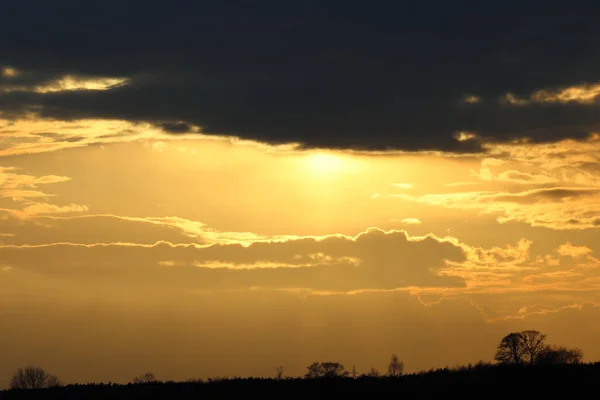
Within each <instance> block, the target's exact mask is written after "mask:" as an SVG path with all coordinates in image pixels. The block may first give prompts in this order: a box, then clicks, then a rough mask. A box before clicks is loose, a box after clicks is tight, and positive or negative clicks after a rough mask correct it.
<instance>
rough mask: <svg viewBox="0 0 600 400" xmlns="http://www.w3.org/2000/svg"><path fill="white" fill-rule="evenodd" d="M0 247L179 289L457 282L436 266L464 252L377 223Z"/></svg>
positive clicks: (78, 275)
mask: <svg viewBox="0 0 600 400" xmlns="http://www.w3.org/2000/svg"><path fill="white" fill-rule="evenodd" d="M0 251H2V253H3V259H4V260H5V263H6V264H7V265H10V266H13V267H14V268H16V269H23V270H27V271H32V272H35V273H37V274H44V275H48V276H54V277H61V278H62V279H67V280H71V279H74V280H76V281H82V282H85V281H87V280H88V279H90V278H91V277H92V276H95V277H96V278H95V279H100V278H102V281H107V282H113V283H114V284H119V285H121V284H125V285H128V284H132V281H131V278H132V277H133V276H136V275H139V279H140V280H138V284H142V285H150V286H153V287H154V286H156V287H160V286H162V285H175V286H177V287H180V288H181V289H182V290H192V289H211V290H223V289H243V288H249V287H264V288H272V289H289V288H298V287H301V288H310V289H312V290H331V291H350V290H358V289H395V288H398V287H408V286H434V287H435V286H442V287H446V286H449V287H456V286H462V285H463V284H464V283H463V282H462V280H461V279H460V278H457V277H453V276H441V275H438V273H437V271H439V270H441V269H443V268H445V267H446V265H447V264H446V261H447V260H451V261H454V262H460V261H461V260H464V259H465V255H464V250H463V248H462V247H460V246H458V245H457V244H456V243H455V242H451V241H448V240H445V239H440V238H437V237H435V236H433V235H428V236H423V237H410V236H408V234H406V232H404V231H389V232H384V231H381V230H379V229H370V230H368V231H365V232H362V233H360V234H358V235H357V236H354V237H349V236H343V235H335V236H334V235H331V236H323V237H316V238H310V237H306V238H298V239H290V240H286V241H280V242H272V241H271V242H255V243H252V244H250V245H248V246H241V245H239V244H223V245H209V246H202V245H198V244H172V243H167V242H157V243H155V244H148V245H141V244H135V243H106V244H104V243H96V244H77V243H50V244H41V245H1V246H0ZM42 259H43V260H44V263H43V264H44V265H43V266H41V265H40V264H39V260H42ZM165 266H168V268H167V269H165ZM136 285H137V284H136ZM175 286H172V287H175Z"/></svg>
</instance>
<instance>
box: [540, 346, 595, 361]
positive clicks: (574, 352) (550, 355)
mask: <svg viewBox="0 0 600 400" xmlns="http://www.w3.org/2000/svg"><path fill="white" fill-rule="evenodd" d="M582 359H583V351H582V350H581V349H578V348H574V349H569V348H567V347H565V346H547V347H546V348H545V349H544V350H543V351H542V352H540V354H539V355H538V357H537V360H536V364H538V365H552V364H579V363H581V360H582Z"/></svg>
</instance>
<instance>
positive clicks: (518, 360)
mask: <svg viewBox="0 0 600 400" xmlns="http://www.w3.org/2000/svg"><path fill="white" fill-rule="evenodd" d="M524 353H525V345H524V342H523V335H522V334H521V333H520V332H512V333H509V334H508V335H506V336H504V337H503V338H502V340H501V341H500V344H499V345H498V348H497V349H496V355H495V356H494V359H495V360H496V361H498V362H500V363H502V364H522V363H523V355H524Z"/></svg>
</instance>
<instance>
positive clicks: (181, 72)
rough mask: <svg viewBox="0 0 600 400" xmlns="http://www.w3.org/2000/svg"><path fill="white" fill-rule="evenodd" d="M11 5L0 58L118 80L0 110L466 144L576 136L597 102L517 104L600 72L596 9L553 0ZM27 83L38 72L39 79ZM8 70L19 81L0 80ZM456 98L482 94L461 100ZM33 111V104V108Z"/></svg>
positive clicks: (306, 136) (340, 143)
mask: <svg viewBox="0 0 600 400" xmlns="http://www.w3.org/2000/svg"><path fill="white" fill-rule="evenodd" d="M35 3H36V4H34V5H32V4H31V3H30V2H28V3H27V4H24V3H21V2H11V4H9V5H6V6H4V9H3V14H4V15H10V16H11V17H10V18H7V19H6V20H4V21H3V23H2V25H1V26H0V37H2V39H0V50H2V51H0V65H10V66H13V67H15V68H17V69H20V70H21V69H22V70H23V71H26V72H27V71H31V72H30V73H27V74H24V75H23V76H22V77H13V78H6V77H5V78H3V81H2V83H1V85H3V87H7V86H6V85H12V86H13V87H15V86H23V85H25V84H26V85H25V86H35V82H33V81H34V80H35V79H38V80H39V81H40V82H47V81H48V80H51V79H54V78H55V77H57V76H61V75H64V74H72V75H73V74H74V75H80V76H88V77H89V76H99V77H100V76H101V77H106V76H115V77H129V78H131V81H130V82H129V83H128V84H126V85H123V86H119V87H116V88H113V89H111V90H108V91H71V92H54V93H46V94H43V93H34V92H31V91H29V92H28V91H23V90H21V91H12V92H8V93H4V94H2V95H1V96H0V110H3V111H4V113H5V115H12V116H15V115H19V114H21V113H23V112H24V111H27V110H35V111H39V113H40V114H41V115H42V116H45V117H53V118H60V119H75V118H86V117H94V118H122V119H128V120H133V121H150V122H153V123H156V124H165V122H166V123H167V125H164V127H165V129H166V130H167V131H170V132H173V133H180V132H183V130H184V129H185V128H186V127H187V126H188V125H197V126H200V127H202V128H203V130H204V131H205V132H207V133H214V134H231V135H237V136H240V137H243V138H250V139H258V140H262V141H268V142H273V143H282V142H301V143H303V144H305V145H306V146H319V147H335V148H356V149H386V148H402V149H442V150H455V151H475V150H478V149H479V142H478V141H477V140H468V141H464V142H458V141H457V140H455V139H454V135H455V133H456V132H457V131H472V132H475V133H477V134H479V135H480V136H483V137H492V138H495V139H496V140H511V139H515V138H521V137H529V138H531V139H532V140H533V141H554V140H558V139H561V138H565V137H574V138H582V137H585V136H586V135H588V133H589V132H590V131H594V130H597V129H598V127H599V126H600V116H599V115H600V114H599V113H598V112H597V111H598V110H597V106H595V105H586V104H578V103H570V104H560V103H552V104H538V103H530V104H528V105H523V106H517V105H511V104H506V103H502V102H500V101H499V99H501V98H502V97H503V96H505V95H506V93H507V92H510V93H513V94H514V95H515V96H516V97H518V98H529V97H530V95H531V94H532V93H533V92H534V91H536V90H540V89H553V88H560V87H566V86H570V85H574V84H579V83H582V82H589V83H594V82H599V81H600V42H598V41H596V40H593V38H595V37H598V36H599V34H600V26H599V25H598V24H597V16H598V14H599V12H600V6H598V5H590V4H588V5H586V6H585V7H583V6H582V5H580V4H576V3H575V2H570V3H567V2H564V1H544V2H541V1H534V0H525V1H502V2H499V1H496V2H480V1H459V2H446V1H435V2H434V3H433V4H432V3H431V2H414V3H406V2H386V3H384V4H378V5H375V4H372V5H371V4H366V3H365V2H358V1H352V0H345V1H341V0H330V1H318V2H317V1H305V2H294V3H290V2H276V1H261V2H260V3H259V4H255V2H245V1H241V0H237V1H233V0H219V1H216V0H215V1H204V2H198V3H190V2H181V1H173V2H169V3H168V5H165V3H163V2H154V1H147V2H127V3H126V4H122V3H121V2H118V3H117V2H116V1H114V0H108V1H104V2H102V3H98V4H87V3H86V4H85V5H84V4H82V3H80V2H75V1H63V2H60V3H59V4H54V3H52V4H50V3H47V2H42V1H37V2H35ZM36 77H37V78H36ZM14 79H22V80H28V81H27V82H17V81H14V82H12V81H11V80H14ZM467 96H477V97H479V98H481V99H482V100H481V101H479V102H475V103H468V102H464V101H462V100H463V99H465V98H466V97H467ZM32 106H35V108H31V107H32Z"/></svg>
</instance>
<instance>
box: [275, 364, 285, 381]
mask: <svg viewBox="0 0 600 400" xmlns="http://www.w3.org/2000/svg"><path fill="white" fill-rule="evenodd" d="M275 373H276V375H275V377H276V378H277V380H278V381H280V380H281V378H283V366H282V365H280V366H279V367H277V368H275Z"/></svg>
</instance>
